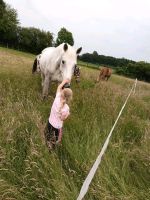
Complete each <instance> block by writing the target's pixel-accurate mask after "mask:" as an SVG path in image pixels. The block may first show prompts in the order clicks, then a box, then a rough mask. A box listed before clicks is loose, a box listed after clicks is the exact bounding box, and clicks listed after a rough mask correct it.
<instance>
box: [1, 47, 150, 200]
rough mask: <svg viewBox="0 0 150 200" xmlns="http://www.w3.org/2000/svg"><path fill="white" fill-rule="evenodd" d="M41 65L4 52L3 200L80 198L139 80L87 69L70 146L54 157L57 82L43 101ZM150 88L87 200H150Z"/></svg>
mask: <svg viewBox="0 0 150 200" xmlns="http://www.w3.org/2000/svg"><path fill="white" fill-rule="evenodd" d="M33 60H34V56H33V55H32V54H26V53H22V52H17V51H13V50H8V49H5V48H0V199H1V200H38V199H39V200H42V199H44V200H76V199H77V196H78V194H79V191H80V188H81V186H82V184H83V181H84V180H85V178H86V176H87V174H88V172H89V170H90V168H91V166H92V165H93V163H94V161H95V159H96V158H97V155H98V153H99V152H100V150H101V147H102V145H103V143H104V141H105V139H106V137H107V135H108V133H109V131H110V129H111V127H112V125H113V123H114V122H115V120H116V117H117V115H118V113H119V111H120V109H121V107H122V105H123V103H124V101H125V99H126V97H127V95H128V93H129V91H130V89H131V86H132V84H133V82H134V80H132V79H128V78H124V77H121V76H116V75H113V76H112V77H111V78H110V80H109V81H108V82H100V83H95V80H96V78H97V75H98V72H99V71H98V70H93V69H90V68H86V67H81V83H80V84H79V85H77V84H76V83H75V81H74V80H73V81H72V90H73V93H74V98H73V101H72V103H71V106H70V107H71V116H70V118H69V119H68V120H67V121H66V122H65V125H64V135H63V142H62V146H61V147H59V148H57V149H56V150H55V151H53V152H52V153H49V151H48V149H47V148H46V146H45V141H44V136H43V130H44V127H45V124H46V122H47V119H48V116H49V112H50V108H51V105H52V102H53V100H54V96H55V91H56V87H57V85H56V84H55V83H53V84H52V85H51V90H50V95H49V97H48V99H47V100H46V101H42V100H41V79H40V76H39V75H32V74H31V68H32V63H33ZM149 105H150V84H147V83H144V82H139V81H138V83H137V88H136V92H135V94H134V95H132V96H131V97H130V99H129V101H128V103H127V106H126V108H125V110H124V112H123V114H122V116H121V118H120V120H119V122H118V124H117V126H116V128H115V130H114V132H113V135H112V138H111V141H110V144H109V146H108V149H107V151H106V153H105V155H104V157H103V160H102V163H101V165H100V167H99V169H98V170H97V172H96V175H95V177H94V179H93V181H92V183H91V185H90V188H89V191H88V193H87V195H86V196H85V198H84V200H102V199H103V200H149V199H150V106H149Z"/></svg>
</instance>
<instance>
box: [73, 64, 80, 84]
mask: <svg viewBox="0 0 150 200" xmlns="http://www.w3.org/2000/svg"><path fill="white" fill-rule="evenodd" d="M74 76H75V80H76V83H79V82H80V68H79V67H78V66H77V65H76V67H75V69H74Z"/></svg>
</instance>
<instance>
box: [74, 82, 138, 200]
mask: <svg viewBox="0 0 150 200" xmlns="http://www.w3.org/2000/svg"><path fill="white" fill-rule="evenodd" d="M136 84H137V79H136V80H135V83H134V84H133V86H132V88H131V91H130V93H129V95H128V97H127V98H126V100H125V103H124V105H123V106H122V108H121V110H120V112H119V115H118V117H117V119H116V121H115V123H114V125H113V127H112V129H111V131H110V133H109V135H108V137H107V139H106V141H105V143H104V145H103V147H102V150H101V152H100V154H99V155H98V157H97V159H96V161H95V163H94V165H93V166H92V168H91V170H90V172H89V174H88V176H87V177H86V179H85V181H84V183H83V185H82V188H81V190H80V194H79V196H78V198H77V200H82V199H83V197H84V196H85V194H86V193H87V191H88V188H89V185H90V183H91V181H92V179H93V177H94V175H95V172H96V170H97V168H98V166H99V164H100V162H101V158H102V156H103V154H104V153H105V151H106V149H107V146H108V143H109V139H110V137H111V135H112V132H113V130H114V128H115V126H116V124H117V122H118V120H119V118H120V116H121V113H122V111H123V109H124V107H125V105H126V103H127V101H128V99H129V97H130V95H131V93H132V90H133V89H134V93H135V88H136Z"/></svg>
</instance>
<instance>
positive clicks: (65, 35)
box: [55, 28, 74, 46]
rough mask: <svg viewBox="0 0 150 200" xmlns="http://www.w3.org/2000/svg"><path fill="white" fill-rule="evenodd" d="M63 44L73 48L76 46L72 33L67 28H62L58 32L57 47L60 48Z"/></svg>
mask: <svg viewBox="0 0 150 200" xmlns="http://www.w3.org/2000/svg"><path fill="white" fill-rule="evenodd" d="M63 42H65V43H68V44H70V45H71V46H73V45H74V39H73V36H72V33H71V32H69V31H68V30H67V29H65V28H61V30H60V31H59V32H58V36H57V39H56V44H55V46H58V45H60V44H61V43H63Z"/></svg>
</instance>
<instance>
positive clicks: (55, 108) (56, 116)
mask: <svg viewBox="0 0 150 200" xmlns="http://www.w3.org/2000/svg"><path fill="white" fill-rule="evenodd" d="M60 98H61V93H60V92H58V93H57V94H56V97H55V99H54V102H53V105H52V108H51V112H50V116H49V123H50V124H51V125H52V126H53V127H54V128H57V129H60V128H62V127H63V121H62V120H61V117H64V118H67V117H68V115H69V114H70V113H69V106H68V105H67V104H65V105H64V106H63V108H62V109H61V111H60V106H61V101H60Z"/></svg>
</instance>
